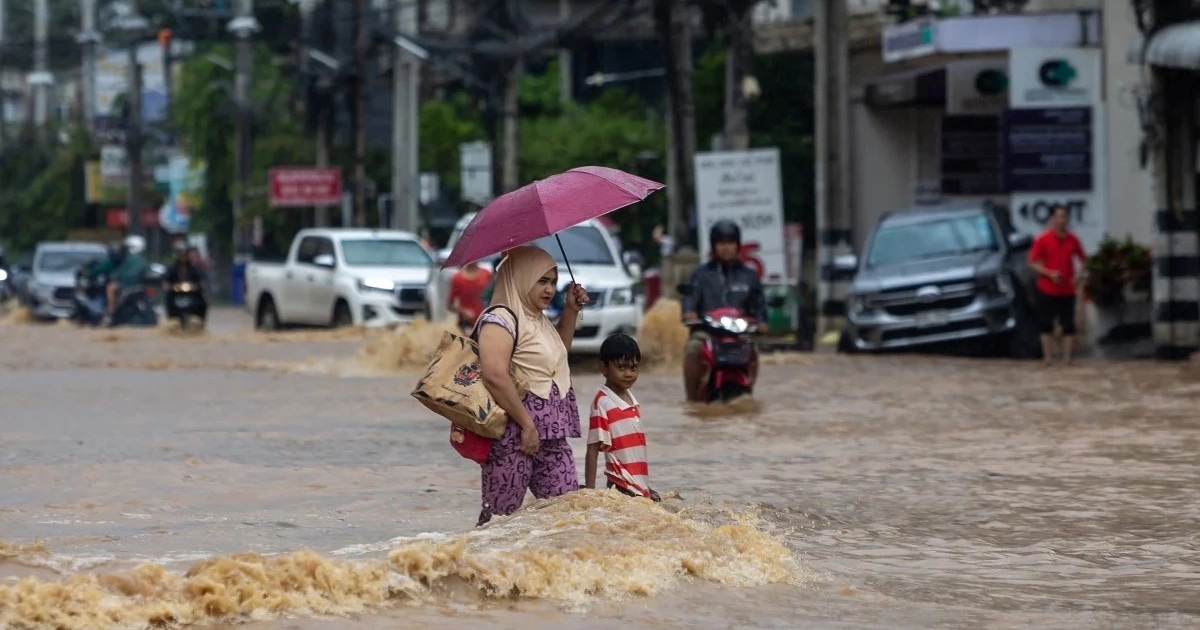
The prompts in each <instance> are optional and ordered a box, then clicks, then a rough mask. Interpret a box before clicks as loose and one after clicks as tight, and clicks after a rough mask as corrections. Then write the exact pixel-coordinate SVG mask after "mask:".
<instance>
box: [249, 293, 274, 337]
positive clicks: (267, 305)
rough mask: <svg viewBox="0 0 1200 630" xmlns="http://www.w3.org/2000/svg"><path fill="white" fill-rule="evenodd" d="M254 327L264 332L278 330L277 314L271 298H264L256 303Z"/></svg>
mask: <svg viewBox="0 0 1200 630" xmlns="http://www.w3.org/2000/svg"><path fill="white" fill-rule="evenodd" d="M254 327H255V328H257V329H259V330H262V331H265V332H272V331H275V330H279V312H278V311H276V310H275V300H272V299H271V296H269V295H268V296H266V297H264V298H263V299H262V300H261V301H260V302H259V303H258V317H256V318H255V321H254Z"/></svg>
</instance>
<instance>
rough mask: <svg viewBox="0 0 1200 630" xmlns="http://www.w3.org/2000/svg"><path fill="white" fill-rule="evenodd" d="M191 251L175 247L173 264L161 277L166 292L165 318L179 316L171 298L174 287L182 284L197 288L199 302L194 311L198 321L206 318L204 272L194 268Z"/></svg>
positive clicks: (190, 249) (193, 258) (186, 248)
mask: <svg viewBox="0 0 1200 630" xmlns="http://www.w3.org/2000/svg"><path fill="white" fill-rule="evenodd" d="M192 249H193V248H188V247H182V246H180V247H176V248H175V262H174V263H172V264H171V267H170V268H169V269H167V275H166V276H165V277H163V284H164V285H165V291H166V292H167V300H166V303H167V317H178V316H179V315H178V313H177V312H176V309H175V301H174V300H172V299H171V297H172V295H173V294H174V293H175V285H177V284H183V283H191V284H194V285H196V286H197V287H198V288H199V290H200V295H198V296H197V299H199V300H200V306H199V307H197V309H196V315H197V316H198V317H199V318H200V319H206V318H207V317H208V301H207V300H206V299H205V296H204V293H205V288H204V282H205V277H204V272H203V271H201V270H200V268H199V267H197V266H196V263H195V262H194V261H195V256H194V255H193V254H192Z"/></svg>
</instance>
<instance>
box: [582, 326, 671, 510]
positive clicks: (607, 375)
mask: <svg viewBox="0 0 1200 630" xmlns="http://www.w3.org/2000/svg"><path fill="white" fill-rule="evenodd" d="M641 361H642V351H641V349H640V348H638V344H637V341H634V339H633V338H632V337H630V336H629V335H623V334H620V333H617V334H615V335H612V336H610V337H609V338H608V339H605V340H604V343H603V344H601V345H600V373H601V374H603V375H604V386H603V387H601V388H600V391H598V392H596V397H595V398H593V399H592V413H591V427H590V429H589V430H588V450H587V462H586V465H585V467H584V486H585V487H587V488H595V487H596V460H597V459H598V458H599V455H600V452H601V451H603V452H604V476H605V477H607V478H608V487H609V488H616V489H617V491H618V492H621V493H622V494H626V495H629V496H631V497H646V498H648V499H651V500H653V501H656V502H657V501H661V500H662V499H661V498H659V496H658V493H657V492H655V491H654V490H652V489H651V488H650V466H649V464H648V463H647V462H646V434H645V433H643V432H642V419H641V411H640V409H639V407H638V403H637V399H636V398H634V397H633V392H631V391H630V390H631V389H632V388H633V384H634V383H636V382H637V377H638V364H639V363H641Z"/></svg>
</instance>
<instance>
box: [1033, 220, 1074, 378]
mask: <svg viewBox="0 0 1200 630" xmlns="http://www.w3.org/2000/svg"><path fill="white" fill-rule="evenodd" d="M1067 218H1068V215H1067V208H1066V206H1063V205H1056V206H1054V207H1053V208H1052V209H1051V210H1050V229H1048V230H1046V231H1045V232H1043V233H1042V234H1041V235H1040V236H1038V237H1037V239H1036V240H1034V241H1033V247H1032V248H1031V249H1030V250H1029V266H1030V267H1031V268H1032V269H1033V270H1034V271H1035V272H1037V274H1038V279H1037V292H1036V293H1037V304H1036V309H1037V314H1038V323H1039V324H1040V325H1041V331H1042V354H1043V355H1044V356H1045V359H1046V364H1047V365H1050V364H1052V363H1053V362H1054V325H1055V324H1056V323H1057V324H1058V325H1059V326H1060V327H1061V328H1062V356H1063V363H1065V364H1068V365H1069V364H1070V363H1071V352H1072V351H1073V350H1074V346H1075V322H1076V319H1077V317H1076V312H1075V294H1076V288H1075V261H1076V260H1077V259H1078V260H1079V263H1080V264H1081V265H1082V264H1084V263H1085V262H1087V255H1086V254H1084V251H1083V244H1082V243H1080V242H1079V238H1077V237H1076V236H1075V235H1074V234H1073V233H1071V232H1069V231H1068V230H1067Z"/></svg>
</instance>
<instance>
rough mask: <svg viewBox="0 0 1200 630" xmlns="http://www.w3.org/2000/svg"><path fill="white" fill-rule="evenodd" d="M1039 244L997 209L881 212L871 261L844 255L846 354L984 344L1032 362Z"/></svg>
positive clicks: (840, 264) (842, 344)
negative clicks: (847, 275)
mask: <svg viewBox="0 0 1200 630" xmlns="http://www.w3.org/2000/svg"><path fill="white" fill-rule="evenodd" d="M1031 244H1032V240H1031V238H1030V237H1029V236H1028V235H1023V234H1018V233H1017V232H1016V231H1015V229H1014V228H1013V226H1012V222H1011V220H1010V219H1009V216H1008V211H1007V209H1006V208H1004V207H1002V206H995V205H992V204H986V203H985V204H979V203H967V204H951V205H939V206H926V207H919V208H914V209H910V210H906V211H903V212H896V213H889V214H886V215H884V216H883V217H882V218H881V219H880V220H879V223H878V224H877V225H876V226H875V229H874V230H873V232H872V234H871V236H870V237H869V238H868V240H867V245H866V248H865V252H866V253H865V255H864V256H863V257H862V259H861V260H859V258H858V257H857V256H854V255H848V256H842V257H839V259H838V260H837V261H835V266H836V267H837V268H838V269H839V270H841V271H845V272H851V271H852V272H854V281H853V284H852V286H851V289H850V293H849V295H848V296H847V300H846V319H847V325H846V328H845V329H844V330H843V331H842V336H841V339H840V341H839V343H838V347H839V349H840V350H842V351H844V352H855V351H879V350H890V349H899V348H910V347H915V346H928V345H932V344H944V343H952V342H963V341H972V340H982V341H986V342H988V346H989V347H990V349H992V350H996V351H999V352H1001V353H1003V354H1006V355H1009V356H1012V357H1014V358H1035V357H1037V356H1039V355H1040V352H1041V346H1040V342H1039V337H1038V328H1037V324H1036V321H1035V319H1034V317H1035V316H1034V311H1033V302H1032V296H1033V294H1032V288H1033V280H1034V277H1033V272H1032V271H1031V270H1030V269H1029V265H1028V263H1027V262H1026V257H1027V256H1028V250H1029V247H1030V246H1031Z"/></svg>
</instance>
